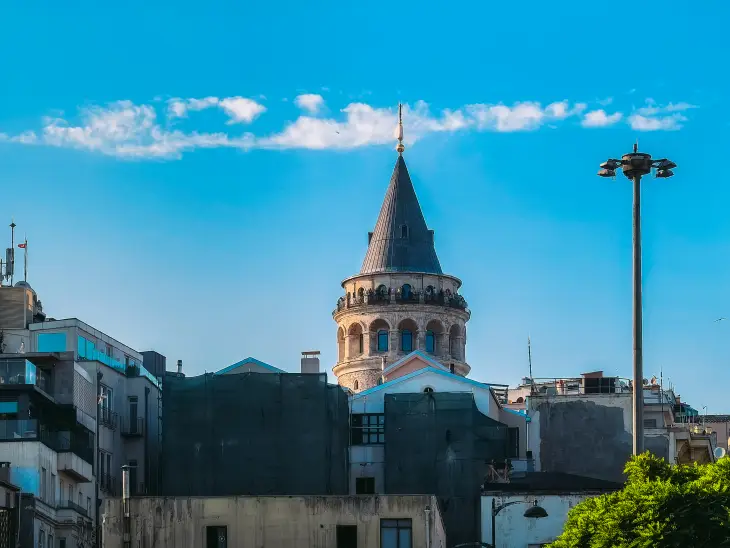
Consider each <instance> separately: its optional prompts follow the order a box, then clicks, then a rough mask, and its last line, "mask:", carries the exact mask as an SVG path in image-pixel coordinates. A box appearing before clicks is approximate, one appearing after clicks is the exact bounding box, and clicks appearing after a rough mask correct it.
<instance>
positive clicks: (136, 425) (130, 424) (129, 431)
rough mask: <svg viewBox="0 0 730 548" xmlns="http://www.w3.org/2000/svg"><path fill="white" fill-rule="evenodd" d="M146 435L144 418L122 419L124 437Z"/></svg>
mask: <svg viewBox="0 0 730 548" xmlns="http://www.w3.org/2000/svg"><path fill="white" fill-rule="evenodd" d="M142 435H144V419H143V418H142V417H135V418H132V417H124V418H123V419H122V436H128V437H135V436H142Z"/></svg>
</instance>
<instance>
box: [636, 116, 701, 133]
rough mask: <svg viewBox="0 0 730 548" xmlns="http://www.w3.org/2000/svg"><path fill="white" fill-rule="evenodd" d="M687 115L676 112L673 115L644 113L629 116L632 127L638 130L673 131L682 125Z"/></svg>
mask: <svg viewBox="0 0 730 548" xmlns="http://www.w3.org/2000/svg"><path fill="white" fill-rule="evenodd" d="M686 121H687V118H686V116H683V115H682V114H679V113H676V114H672V115H671V116H658V117H653V116H643V115H642V114H632V115H631V116H629V125H630V126H631V129H635V130H637V131H673V130H677V129H680V128H681V127H682V122H686Z"/></svg>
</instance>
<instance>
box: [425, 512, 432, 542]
mask: <svg viewBox="0 0 730 548" xmlns="http://www.w3.org/2000/svg"><path fill="white" fill-rule="evenodd" d="M424 512H425V513H426V548H431V507H430V506H426V508H425V510H424Z"/></svg>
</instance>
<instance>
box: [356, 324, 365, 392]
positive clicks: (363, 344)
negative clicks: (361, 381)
mask: <svg viewBox="0 0 730 548" xmlns="http://www.w3.org/2000/svg"><path fill="white" fill-rule="evenodd" d="M358 341H359V344H360V348H359V350H358V353H359V354H362V353H363V352H365V337H364V335H363V334H362V333H360V337H359V339H358ZM355 382H357V381H355Z"/></svg>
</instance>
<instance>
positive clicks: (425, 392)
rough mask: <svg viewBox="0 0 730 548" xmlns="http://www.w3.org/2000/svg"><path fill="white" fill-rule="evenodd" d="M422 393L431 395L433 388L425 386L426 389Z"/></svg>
mask: <svg viewBox="0 0 730 548" xmlns="http://www.w3.org/2000/svg"><path fill="white" fill-rule="evenodd" d="M423 393H424V394H433V388H431V387H430V386H427V387H426V388H424V389H423Z"/></svg>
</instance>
